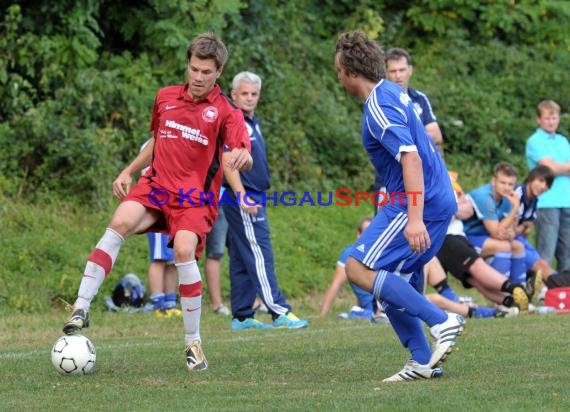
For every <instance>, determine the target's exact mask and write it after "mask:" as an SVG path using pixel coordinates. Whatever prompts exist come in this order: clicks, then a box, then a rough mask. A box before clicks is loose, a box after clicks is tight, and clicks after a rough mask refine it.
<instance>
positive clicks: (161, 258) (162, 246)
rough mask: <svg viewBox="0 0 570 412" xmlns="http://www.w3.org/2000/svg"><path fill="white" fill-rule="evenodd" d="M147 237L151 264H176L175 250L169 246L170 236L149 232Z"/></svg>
mask: <svg viewBox="0 0 570 412" xmlns="http://www.w3.org/2000/svg"><path fill="white" fill-rule="evenodd" d="M146 236H147V238H148V246H149V250H150V261H151V262H157V261H158V262H168V263H174V250H173V249H172V248H169V247H168V246H167V245H168V240H169V238H170V236H168V235H165V234H164V233H158V232H147V234H146Z"/></svg>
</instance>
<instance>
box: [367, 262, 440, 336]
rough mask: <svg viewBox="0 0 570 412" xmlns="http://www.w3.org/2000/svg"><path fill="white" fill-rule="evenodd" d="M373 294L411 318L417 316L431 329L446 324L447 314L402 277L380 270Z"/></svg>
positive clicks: (375, 280)
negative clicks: (403, 311)
mask: <svg viewBox="0 0 570 412" xmlns="http://www.w3.org/2000/svg"><path fill="white" fill-rule="evenodd" d="M372 293H373V294H374V296H375V297H376V298H378V299H379V300H381V301H384V302H386V303H388V304H390V305H392V307H394V308H396V309H405V311H406V312H407V313H408V314H409V315H411V316H417V317H419V318H420V319H421V320H423V321H424V322H425V323H427V324H428V325H429V326H430V327H431V326H433V325H436V324H438V323H442V322H445V321H446V319H447V313H445V312H444V311H443V310H441V309H440V308H438V307H437V306H435V305H434V304H433V303H431V302H430V301H429V300H427V298H426V297H425V296H424V295H423V294H421V293H419V292H418V291H417V290H416V289H414V287H413V286H412V285H411V284H409V283H408V282H407V281H405V280H404V279H402V278H401V277H400V276H396V275H394V274H393V273H390V272H387V271H385V270H379V271H378V272H377V273H376V278H374V283H373V286H372Z"/></svg>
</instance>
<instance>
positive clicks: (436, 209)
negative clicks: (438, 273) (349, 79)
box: [362, 80, 457, 220]
mask: <svg viewBox="0 0 570 412" xmlns="http://www.w3.org/2000/svg"><path fill="white" fill-rule="evenodd" d="M362 144H363V145H364V148H365V149H366V151H367V152H368V155H369V157H370V161H371V162H372V164H373V166H374V167H375V169H376V172H377V173H378V175H379V177H380V178H381V180H382V181H383V182H384V184H385V185H386V190H387V192H388V194H389V195H390V196H393V194H394V193H396V192H399V193H403V192H405V189H404V180H403V175H402V166H401V165H400V157H401V155H402V153H404V152H418V154H419V156H420V158H421V160H422V169H423V175H424V191H425V193H424V219H426V220H442V219H451V216H452V215H453V214H454V213H455V211H456V210H457V202H456V200H455V194H454V193H453V189H452V187H451V180H450V178H449V174H448V172H447V169H446V167H445V164H444V163H443V160H442V159H441V157H440V155H439V154H438V152H437V151H436V150H435V149H434V147H433V144H432V140H431V139H430V137H429V135H428V134H427V133H426V131H425V129H424V125H423V124H422V122H421V120H420V117H419V115H418V113H417V112H416V111H415V110H414V105H413V104H412V102H411V99H410V96H408V94H407V93H406V92H405V91H404V90H403V89H402V88H401V87H400V86H398V85H396V84H395V83H392V82H390V81H388V80H381V81H380V82H379V83H378V84H377V85H376V86H375V87H374V89H373V90H372V92H371V93H370V96H368V99H367V100H366V103H365V104H364V117H363V123H362ZM385 207H387V208H395V209H397V210H401V211H405V212H407V206H406V205H405V204H404V205H402V204H401V203H400V202H398V201H394V202H390V203H389V204H387V205H386V206H385Z"/></svg>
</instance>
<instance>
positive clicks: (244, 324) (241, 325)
mask: <svg viewBox="0 0 570 412" xmlns="http://www.w3.org/2000/svg"><path fill="white" fill-rule="evenodd" d="M232 329H233V330H243V329H273V325H271V324H269V323H263V322H260V321H258V320H257V319H254V318H247V319H244V320H243V321H240V320H239V319H232Z"/></svg>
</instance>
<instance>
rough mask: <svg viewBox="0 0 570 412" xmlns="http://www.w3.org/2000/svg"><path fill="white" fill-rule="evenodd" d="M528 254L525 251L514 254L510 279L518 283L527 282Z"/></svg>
mask: <svg viewBox="0 0 570 412" xmlns="http://www.w3.org/2000/svg"><path fill="white" fill-rule="evenodd" d="M525 258H526V255H525V253H524V252H523V253H522V254H520V255H516V256H515V255H513V256H512V258H511V274H510V275H509V281H510V282H511V283H514V284H515V285H518V284H523V285H524V284H525V282H526V263H525Z"/></svg>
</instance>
